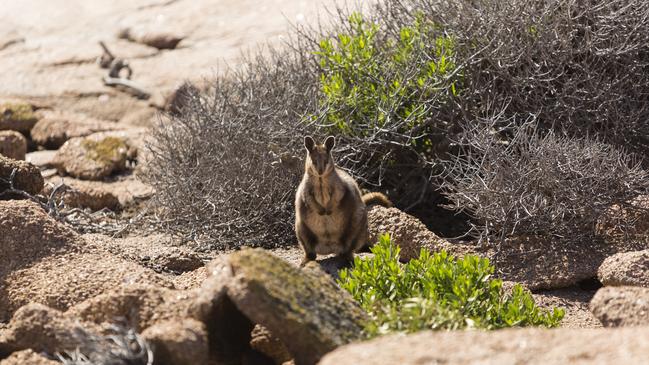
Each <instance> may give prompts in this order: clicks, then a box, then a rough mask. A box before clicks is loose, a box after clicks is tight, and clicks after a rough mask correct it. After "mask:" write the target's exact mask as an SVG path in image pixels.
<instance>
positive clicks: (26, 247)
mask: <svg viewBox="0 0 649 365" xmlns="http://www.w3.org/2000/svg"><path fill="white" fill-rule="evenodd" d="M77 240H79V236H78V235H77V234H76V233H75V232H74V231H72V230H71V229H70V228H68V227H67V226H65V225H63V224H62V223H59V222H57V221H56V220H54V219H53V218H51V217H50V216H48V215H47V213H46V212H45V211H44V210H43V209H42V208H41V207H40V206H39V205H38V204H36V203H34V202H31V201H27V200H9V201H0V252H2V255H0V283H2V282H3V281H4V279H5V275H7V274H8V273H9V272H12V271H14V270H17V269H20V268H23V267H26V266H29V265H31V264H32V263H33V262H35V261H38V260H39V259H41V258H43V257H47V256H50V255H53V254H55V253H61V252H66V251H71V250H74V247H75V245H76V244H77ZM4 288H5V285H4V284H3V285H0V301H2V298H3V297H4V296H6V291H5V289H4ZM1 320H2V315H0V321H1Z"/></svg>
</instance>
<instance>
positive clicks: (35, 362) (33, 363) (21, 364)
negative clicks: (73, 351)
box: [0, 350, 61, 365]
mask: <svg viewBox="0 0 649 365" xmlns="http://www.w3.org/2000/svg"><path fill="white" fill-rule="evenodd" d="M25 364H29V365H61V363H60V362H58V361H54V360H50V359H48V358H46V357H44V356H41V355H39V354H37V353H35V352H34V351H32V350H22V351H16V352H14V353H12V354H11V356H9V357H8V358H6V359H4V360H1V361H0V365H25Z"/></svg>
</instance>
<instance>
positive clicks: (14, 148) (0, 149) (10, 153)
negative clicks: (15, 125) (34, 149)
mask: <svg viewBox="0 0 649 365" xmlns="http://www.w3.org/2000/svg"><path fill="white" fill-rule="evenodd" d="M26 153H27V140H26V139H25V137H24V136H23V135H22V134H21V133H19V132H16V131H0V155H3V156H5V157H9V158H12V159H14V160H24V159H25V154H26Z"/></svg>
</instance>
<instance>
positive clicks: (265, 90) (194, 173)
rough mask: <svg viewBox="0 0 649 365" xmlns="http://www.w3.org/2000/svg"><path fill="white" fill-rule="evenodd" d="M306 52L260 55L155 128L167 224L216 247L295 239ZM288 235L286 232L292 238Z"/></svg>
mask: <svg viewBox="0 0 649 365" xmlns="http://www.w3.org/2000/svg"><path fill="white" fill-rule="evenodd" d="M308 67H309V64H308V62H307V60H305V59H304V58H302V57H301V56H300V54H299V53H287V52H282V53H274V52H273V51H272V50H271V55H270V56H266V57H262V56H258V57H256V58H253V59H250V60H249V62H248V63H247V64H246V66H245V67H244V68H243V69H241V70H238V71H236V72H233V73H230V74H229V75H228V76H226V77H220V78H218V79H217V80H216V82H215V83H214V84H213V86H212V89H211V90H209V92H208V93H198V92H197V91H195V90H189V91H188V93H189V94H188V95H186V98H185V100H186V102H187V103H188V104H187V105H186V106H185V107H184V108H183V109H182V110H181V112H180V113H178V114H177V115H175V116H173V117H172V118H171V119H163V120H162V121H161V122H160V123H159V125H158V126H157V127H156V128H155V129H154V131H153V136H152V137H153V142H152V144H151V146H150V149H151V152H152V156H153V159H152V161H151V164H150V166H149V167H148V169H147V170H148V171H147V173H146V178H147V179H148V181H149V182H150V183H151V184H153V186H154V187H155V189H156V191H157V194H156V196H155V197H154V203H155V205H156V206H157V207H158V208H159V209H158V214H159V218H160V223H161V224H162V226H163V227H164V228H166V229H168V230H170V231H172V232H176V233H178V234H180V235H183V236H186V237H189V238H191V239H195V240H198V241H202V242H204V243H205V244H206V245H207V246H208V247H211V248H226V247H238V246H240V245H244V244H245V245H255V246H264V247H273V246H276V245H282V244H289V243H291V242H292V241H293V240H292V239H291V237H292V235H293V233H292V226H293V219H294V218H293V207H292V201H293V194H294V191H295V187H296V186H297V184H298V182H299V178H300V177H301V169H302V166H301V163H300V160H301V158H302V150H303V149H302V148H301V147H300V146H301V143H302V139H301V135H302V128H303V126H302V125H300V122H299V121H300V119H301V117H302V113H304V112H305V111H307V110H311V109H313V105H314V104H315V101H314V97H315V96H316V92H315V90H313V88H312V87H311V85H312V83H311V82H309V80H305V78H306V77H307V75H311V74H312V72H310V71H309V70H308ZM284 240H286V241H284Z"/></svg>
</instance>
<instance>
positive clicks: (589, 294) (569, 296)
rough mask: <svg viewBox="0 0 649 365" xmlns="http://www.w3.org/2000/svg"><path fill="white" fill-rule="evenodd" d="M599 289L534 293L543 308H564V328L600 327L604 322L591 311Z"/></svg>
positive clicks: (568, 289) (535, 298) (538, 303)
mask: <svg viewBox="0 0 649 365" xmlns="http://www.w3.org/2000/svg"><path fill="white" fill-rule="evenodd" d="M596 291H597V290H596V289H595V290H584V289H580V288H579V287H571V288H564V289H555V290H547V291H542V292H537V293H533V294H532V296H533V297H534V302H535V303H536V305H538V306H539V307H543V308H553V307H556V308H563V309H564V310H565V311H566V315H565V317H563V319H562V320H561V327H564V328H600V327H602V324H601V323H600V321H599V320H598V319H597V318H595V316H594V315H593V312H591V311H590V308H589V305H590V301H591V299H593V296H594V295H595V292H596Z"/></svg>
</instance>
